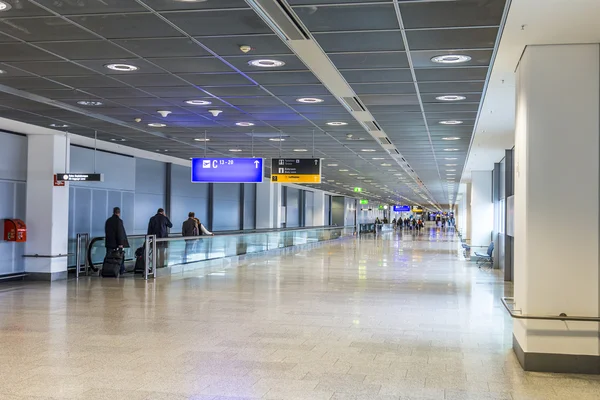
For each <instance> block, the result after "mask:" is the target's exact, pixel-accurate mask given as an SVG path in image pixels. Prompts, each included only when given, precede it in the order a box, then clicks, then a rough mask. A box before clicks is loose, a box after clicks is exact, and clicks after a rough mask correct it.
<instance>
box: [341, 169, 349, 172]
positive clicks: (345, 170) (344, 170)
mask: <svg viewBox="0 0 600 400" xmlns="http://www.w3.org/2000/svg"><path fill="white" fill-rule="evenodd" d="M340 172H348V170H347V169H340Z"/></svg>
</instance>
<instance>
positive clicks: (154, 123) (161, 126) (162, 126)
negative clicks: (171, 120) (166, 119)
mask: <svg viewBox="0 0 600 400" xmlns="http://www.w3.org/2000/svg"><path fill="white" fill-rule="evenodd" d="M148 126H151V127H153V128H164V127H165V126H167V125H166V124H161V123H160V122H151V123H149V124H148Z"/></svg>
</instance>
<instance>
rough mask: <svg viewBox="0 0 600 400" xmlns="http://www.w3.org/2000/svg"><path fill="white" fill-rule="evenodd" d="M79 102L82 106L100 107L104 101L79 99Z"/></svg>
mask: <svg viewBox="0 0 600 400" xmlns="http://www.w3.org/2000/svg"><path fill="white" fill-rule="evenodd" d="M77 104H79V105H80V106H89V107H98V106H101V105H102V104H103V103H102V102H101V101H94V100H81V101H78V102H77Z"/></svg>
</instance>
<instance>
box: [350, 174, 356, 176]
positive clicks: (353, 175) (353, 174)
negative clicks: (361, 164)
mask: <svg viewBox="0 0 600 400" xmlns="http://www.w3.org/2000/svg"><path fill="white" fill-rule="evenodd" d="M348 175H349V176H356V175H358V174H348Z"/></svg>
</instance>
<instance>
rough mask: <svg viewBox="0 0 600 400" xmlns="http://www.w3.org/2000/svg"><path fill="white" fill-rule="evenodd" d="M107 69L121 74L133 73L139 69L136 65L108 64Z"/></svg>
mask: <svg viewBox="0 0 600 400" xmlns="http://www.w3.org/2000/svg"><path fill="white" fill-rule="evenodd" d="M105 67H106V68H108V69H112V70H113V71H120V72H133V71H137V70H138V69H139V68H138V67H136V66H135V65H131V64H106V65H105Z"/></svg>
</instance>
